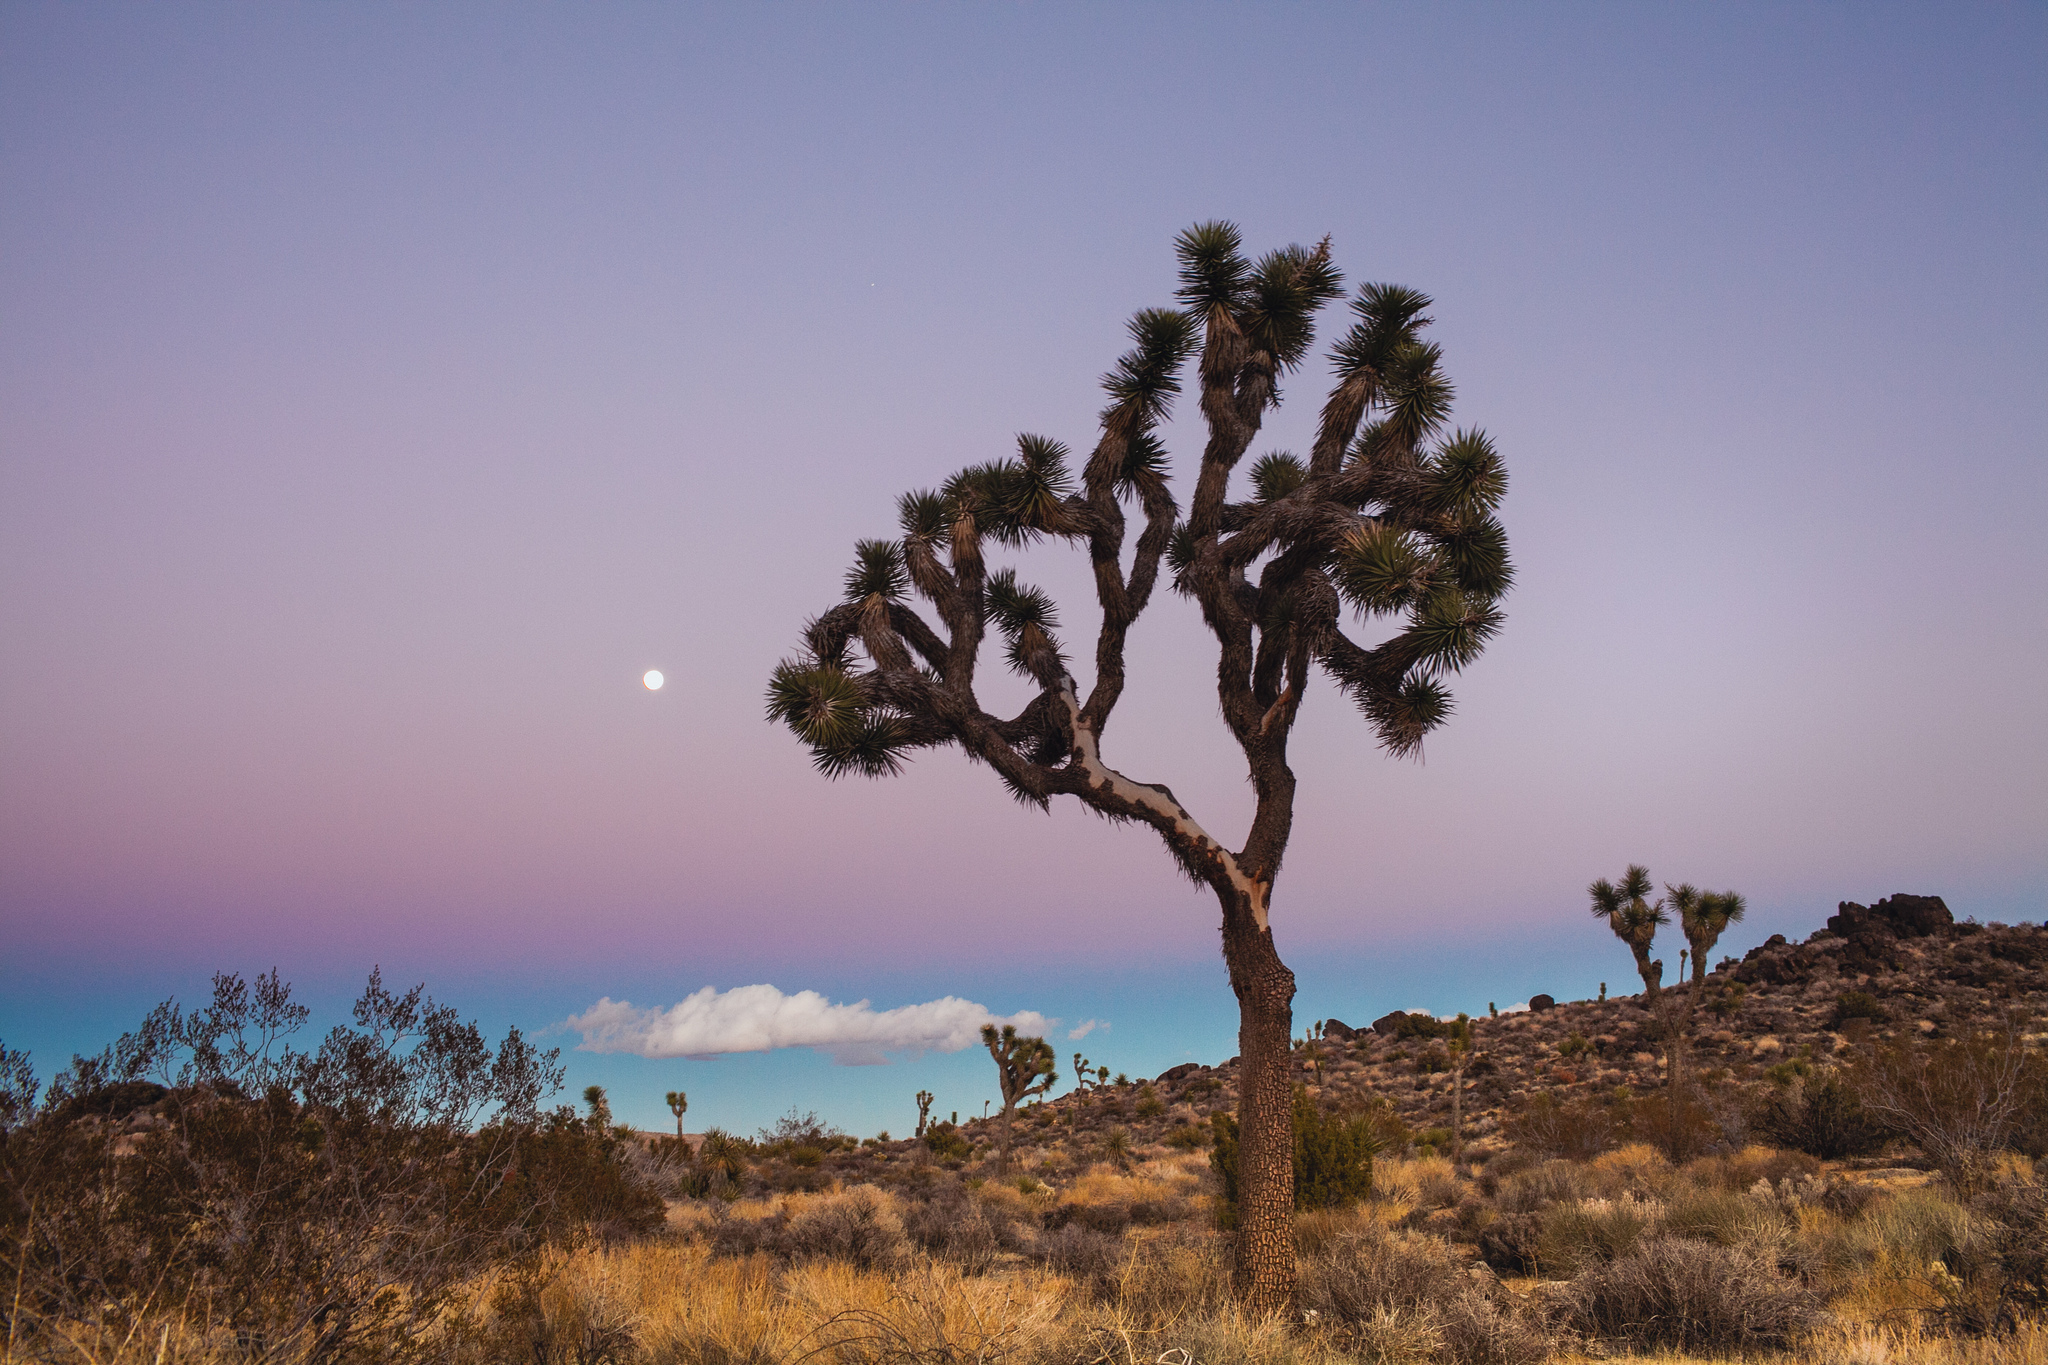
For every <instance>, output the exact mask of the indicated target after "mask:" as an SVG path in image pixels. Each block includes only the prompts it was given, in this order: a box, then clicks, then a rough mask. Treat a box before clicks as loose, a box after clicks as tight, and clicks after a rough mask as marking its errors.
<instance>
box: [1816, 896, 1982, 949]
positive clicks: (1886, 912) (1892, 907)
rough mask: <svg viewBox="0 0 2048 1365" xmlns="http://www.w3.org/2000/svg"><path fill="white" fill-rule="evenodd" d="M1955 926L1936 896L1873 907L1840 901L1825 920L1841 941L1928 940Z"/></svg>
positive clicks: (1892, 898) (1901, 899)
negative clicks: (1839, 936) (1863, 939)
mask: <svg viewBox="0 0 2048 1365" xmlns="http://www.w3.org/2000/svg"><path fill="white" fill-rule="evenodd" d="M1955 922H1956V917H1955V916H1954V915H1952V914H1950V913H1949V908H1948V906H1946V905H1944V904H1943V903H1942V899H1941V897H1939V896H1909V895H1906V894H1905V893H1903V892H1900V893H1899V894H1897V895H1891V896H1886V897H1885V898H1884V899H1883V900H1881V901H1879V902H1878V903H1877V904H1876V905H1868V906H1865V905H1858V904H1856V902H1854V901H1843V902H1841V904H1840V905H1839V906H1838V907H1837V908H1836V911H1835V913H1834V914H1832V915H1830V916H1828V929H1829V931H1830V932H1832V933H1836V934H1840V935H1841V936H1842V937H1844V938H1863V937H1883V936H1896V937H1899V938H1930V937H1932V936H1933V935H1935V934H1939V933H1941V932H1942V931H1943V930H1944V929H1947V928H1948V927H1949V926H1950V925H1952V924H1954V923H1955Z"/></svg>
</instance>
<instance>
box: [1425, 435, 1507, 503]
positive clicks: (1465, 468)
mask: <svg viewBox="0 0 2048 1365" xmlns="http://www.w3.org/2000/svg"><path fill="white" fill-rule="evenodd" d="M1428 471H1429V473H1430V475H1431V476H1432V482H1431V485H1430V487H1429V490H1428V491H1427V492H1426V493H1425V494H1424V495H1423V496H1424V500H1425V501H1426V503H1427V505H1428V506H1429V507H1430V509H1431V510H1432V511H1436V512H1441V513H1444V514H1446V515H1450V516H1474V515H1482V516H1483V515H1486V514H1488V513H1491V512H1492V511H1493V510H1494V509H1495V508H1497V507H1499V506H1500V500H1501V499H1502V498H1503V497H1505V496H1506V495H1507V491H1508V473H1507V467H1506V466H1505V465H1503V464H1502V463H1501V458H1500V453H1499V452H1498V451H1496V450H1495V449H1494V448H1493V442H1492V441H1491V440H1490V439H1488V437H1487V435H1486V433H1485V432H1483V431H1462V430H1461V431H1457V432H1454V433H1452V435H1451V437H1450V439H1449V440H1446V441H1445V442H1444V443H1443V444H1442V445H1441V446H1439V447H1438V448H1437V451H1436V454H1435V455H1433V456H1431V457H1430V460H1429V464H1428Z"/></svg>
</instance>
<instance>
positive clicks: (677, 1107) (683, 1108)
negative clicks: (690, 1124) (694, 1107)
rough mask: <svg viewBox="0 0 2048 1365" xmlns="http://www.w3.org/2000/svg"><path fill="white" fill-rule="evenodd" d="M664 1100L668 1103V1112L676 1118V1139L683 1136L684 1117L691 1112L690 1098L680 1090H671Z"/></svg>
mask: <svg viewBox="0 0 2048 1365" xmlns="http://www.w3.org/2000/svg"><path fill="white" fill-rule="evenodd" d="M663 1098H665V1099H667V1101H668V1112H669V1113H671V1114H674V1115H675V1116H676V1138H677V1139H678V1140H680V1139H681V1138H682V1136H683V1115H684V1114H685V1113H687V1112H689V1108H690V1097H689V1096H688V1095H685V1094H684V1093H683V1092H682V1091H680V1090H671V1091H669V1092H668V1094H667V1095H666V1096H664V1097H663Z"/></svg>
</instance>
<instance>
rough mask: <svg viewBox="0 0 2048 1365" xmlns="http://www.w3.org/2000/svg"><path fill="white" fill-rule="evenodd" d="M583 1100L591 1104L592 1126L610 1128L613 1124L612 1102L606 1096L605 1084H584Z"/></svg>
mask: <svg viewBox="0 0 2048 1365" xmlns="http://www.w3.org/2000/svg"><path fill="white" fill-rule="evenodd" d="M583 1102H584V1103H585V1104H586V1105H588V1106H590V1123H591V1126H592V1127H594V1128H599V1129H609V1128H610V1127H611V1126H612V1102H611V1101H610V1100H608V1099H606V1098H605V1096H604V1087H603V1086H601V1085H586V1086H584V1087H583Z"/></svg>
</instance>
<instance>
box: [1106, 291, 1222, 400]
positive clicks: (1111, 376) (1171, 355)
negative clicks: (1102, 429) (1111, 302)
mask: <svg viewBox="0 0 2048 1365" xmlns="http://www.w3.org/2000/svg"><path fill="white" fill-rule="evenodd" d="M1130 330H1131V342H1132V345H1131V349H1130V350H1128V351H1126V352H1124V354H1123V355H1121V356H1119V357H1118V358H1117V362H1116V368H1115V369H1113V370H1111V371H1110V372H1109V373H1108V374H1106V375H1104V376H1102V387H1103V390H1104V392H1106V393H1108V394H1109V399H1110V401H1109V406H1108V407H1106V408H1104V409H1103V410H1102V420H1103V422H1104V424H1109V423H1111V422H1114V421H1117V420H1119V419H1123V420H1126V421H1128V422H1129V423H1130V424H1131V426H1132V427H1133V428H1134V429H1136V430H1144V429H1146V428H1149V427H1151V426H1152V425H1153V424H1155V423H1158V422H1163V421H1165V420H1166V417H1167V414H1168V411H1169V409H1170V407H1171V405H1172V402H1173V398H1174V396H1175V395H1176V394H1178V393H1179V392H1180V377H1179V376H1180V367H1181V366H1182V365H1183V364H1184V363H1186V361H1187V358H1188V356H1189V354H1190V353H1192V352H1193V350H1194V348H1195V344H1196V342H1197V341H1198V340H1199V339H1200V333H1199V330H1198V328H1197V326H1196V322H1195V318H1194V317H1193V316H1192V315H1190V314H1188V313H1184V312H1181V311H1180V310H1178V309H1173V308H1147V309H1144V310H1143V311H1142V312H1140V313H1138V315H1137V316H1135V317H1133V318H1132V319H1131V322H1130Z"/></svg>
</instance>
